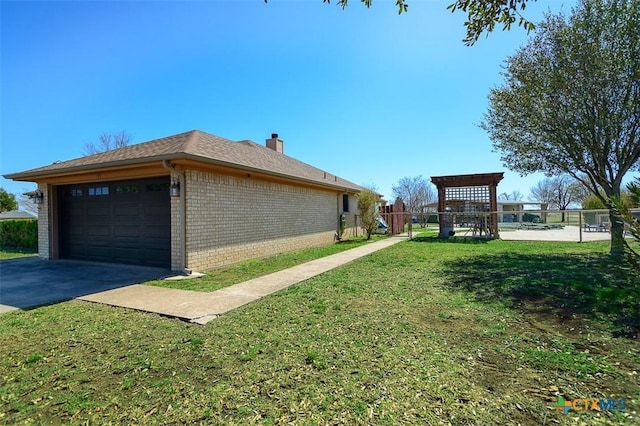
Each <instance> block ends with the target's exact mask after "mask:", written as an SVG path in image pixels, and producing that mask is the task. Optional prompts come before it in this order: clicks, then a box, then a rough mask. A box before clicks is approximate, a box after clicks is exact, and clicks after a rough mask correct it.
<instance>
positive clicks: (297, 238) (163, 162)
mask: <svg viewBox="0 0 640 426" xmlns="http://www.w3.org/2000/svg"><path fill="white" fill-rule="evenodd" d="M5 177H6V178H8V179H14V180H19V181H29V182H36V183H37V185H38V189H37V190H36V191H34V192H33V193H31V196H32V197H34V198H35V200H36V202H39V215H38V219H39V221H38V223H39V224H38V238H39V240H38V246H39V247H38V251H39V255H40V257H41V258H44V259H62V258H68V259H79V260H90V261H103V262H113V263H134V264H140V265H151V266H160V267H167V268H171V269H172V270H175V271H182V270H188V269H190V270H206V269H211V268H215V267H219V266H223V265H227V264H231V263H234V262H238V261H241V260H245V259H250V258H259V257H265V256H270V255H274V254H278V253H282V252H287V251H292V250H298V249H301V248H305V247H310V246H318V245H322V244H328V243H331V242H332V241H334V238H335V235H336V232H337V231H338V228H339V221H340V215H344V216H343V217H344V218H345V219H346V223H347V224H348V226H349V227H353V226H355V213H356V208H357V202H356V199H355V196H356V195H357V193H358V192H359V191H360V190H361V189H362V188H361V187H360V186H358V185H356V184H354V183H352V182H349V181H347V180H344V179H341V178H339V177H337V176H335V175H332V174H329V173H327V172H325V171H322V170H320V169H317V168H315V167H312V166H310V165H308V164H305V163H303V162H301V161H298V160H296V159H294V158H291V157H288V156H286V155H285V154H284V143H283V141H282V140H280V139H278V135H277V134H273V135H272V137H271V138H270V139H267V141H266V146H261V145H258V144H256V143H255V142H252V141H248V140H244V141H239V142H235V141H231V140H227V139H224V138H221V137H218V136H214V135H211V134H208V133H205V132H201V131H199V130H193V131H190V132H186V133H181V134H178V135H174V136H169V137H165V138H161V139H156V140H153V141H149V142H145V143H141V144H136V145H131V146H127V147H124V148H120V149H117V150H113V151H108V152H104V153H100V154H96V155H91V156H87V157H81V158H77V159H74V160H69V161H64V162H56V163H54V164H51V165H48V166H44V167H40V168H36V169H32V170H27V171H24V172H20V173H12V174H8V175H6V176H5Z"/></svg>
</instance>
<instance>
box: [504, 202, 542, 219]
mask: <svg viewBox="0 0 640 426" xmlns="http://www.w3.org/2000/svg"><path fill="white" fill-rule="evenodd" d="M525 206H528V207H529V208H528V209H525ZM532 207H533V208H532ZM548 207H549V204H548V203H541V202H538V201H509V200H498V222H526V220H525V218H524V215H525V214H526V213H527V211H531V214H534V215H536V216H539V217H540V220H541V221H542V222H543V223H546V222H547V211H546V210H547V209H548Z"/></svg>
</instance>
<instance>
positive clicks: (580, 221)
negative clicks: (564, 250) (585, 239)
mask: <svg viewBox="0 0 640 426" xmlns="http://www.w3.org/2000/svg"><path fill="white" fill-rule="evenodd" d="M578 234H579V235H580V241H578V242H579V243H581V242H582V213H581V212H578Z"/></svg>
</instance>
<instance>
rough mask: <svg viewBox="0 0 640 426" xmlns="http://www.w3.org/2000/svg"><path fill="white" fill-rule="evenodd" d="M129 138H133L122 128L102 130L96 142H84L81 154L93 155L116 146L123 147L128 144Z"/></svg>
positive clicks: (116, 147)
mask: <svg viewBox="0 0 640 426" xmlns="http://www.w3.org/2000/svg"><path fill="white" fill-rule="evenodd" d="M131 139H133V137H132V136H131V135H130V134H128V133H127V132H125V131H124V130H121V131H119V132H114V133H107V132H102V133H101V134H100V136H98V141H97V142H95V143H94V142H88V143H86V144H84V148H83V150H82V154H83V155H93V154H99V153H101V152H106V151H111V150H114V149H118V148H124V147H125V146H128V145H129V143H130V142H131Z"/></svg>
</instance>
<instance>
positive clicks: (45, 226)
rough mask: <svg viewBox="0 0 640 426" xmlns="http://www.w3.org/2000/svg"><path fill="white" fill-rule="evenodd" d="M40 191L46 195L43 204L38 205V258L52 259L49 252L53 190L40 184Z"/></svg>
mask: <svg viewBox="0 0 640 426" xmlns="http://www.w3.org/2000/svg"><path fill="white" fill-rule="evenodd" d="M38 189H39V190H40V191H42V193H43V194H44V198H43V199H42V203H41V204H39V205H38V256H39V257H41V258H42V259H51V252H50V250H49V190H52V189H51V187H50V186H49V185H47V184H44V183H39V184H38Z"/></svg>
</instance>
